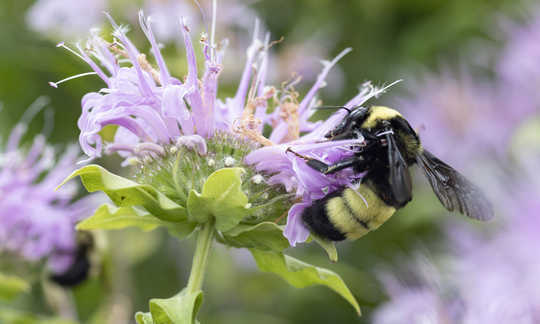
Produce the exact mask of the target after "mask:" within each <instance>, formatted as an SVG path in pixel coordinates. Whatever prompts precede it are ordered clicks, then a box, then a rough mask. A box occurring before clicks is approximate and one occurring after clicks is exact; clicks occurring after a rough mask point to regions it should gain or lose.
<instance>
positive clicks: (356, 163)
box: [307, 155, 367, 174]
mask: <svg viewBox="0 0 540 324" xmlns="http://www.w3.org/2000/svg"><path fill="white" fill-rule="evenodd" d="M317 162H319V163H322V162H320V161H317ZM366 162H367V161H366V160H365V159H364V157H363V156H361V155H358V156H357V155H355V156H351V157H350V158H346V159H343V160H341V161H338V162H336V163H334V164H332V165H328V166H327V168H326V170H325V171H323V172H322V173H324V174H332V173H335V172H338V171H341V170H343V169H346V168H350V167H354V168H355V171H356V172H359V169H364V168H365V167H367V165H366V166H364V165H365V164H367V163H366ZM307 164H308V165H309V166H311V165H310V164H309V161H308V163H307ZM311 167H312V166H311ZM314 169H315V168H314Z"/></svg>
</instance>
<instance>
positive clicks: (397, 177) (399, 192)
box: [386, 134, 412, 205]
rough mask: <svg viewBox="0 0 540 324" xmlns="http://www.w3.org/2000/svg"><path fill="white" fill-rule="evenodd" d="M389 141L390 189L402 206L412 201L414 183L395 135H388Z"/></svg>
mask: <svg viewBox="0 0 540 324" xmlns="http://www.w3.org/2000/svg"><path fill="white" fill-rule="evenodd" d="M386 139H387V141H388V165H389V168H390V179H389V180H390V187H391V188H392V194H393V196H394V198H395V199H396V200H397V201H398V202H399V203H400V204H403V205H404V204H406V203H407V202H409V201H410V200H411V199H412V181H411V174H410V172H409V167H408V166H407V162H406V161H405V159H404V158H403V155H401V152H400V151H399V148H398V146H397V144H396V141H395V140H394V136H393V134H388V135H386Z"/></svg>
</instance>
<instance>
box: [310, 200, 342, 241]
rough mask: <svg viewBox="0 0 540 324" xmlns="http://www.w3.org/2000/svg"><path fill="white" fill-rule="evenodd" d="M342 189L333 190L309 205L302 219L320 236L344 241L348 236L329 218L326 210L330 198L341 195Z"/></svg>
mask: <svg viewBox="0 0 540 324" xmlns="http://www.w3.org/2000/svg"><path fill="white" fill-rule="evenodd" d="M341 193H342V191H341V190H339V191H336V192H333V193H331V194H329V195H327V196H326V197H324V198H322V199H319V200H317V201H315V202H313V204H312V205H311V206H309V207H307V208H306V209H305V210H304V212H303V213H302V220H303V221H304V224H306V226H307V227H308V228H309V229H310V230H311V232H313V233H315V234H316V235H318V236H320V237H324V238H327V239H329V240H332V241H343V240H344V239H346V238H347V237H346V236H345V233H343V232H341V231H340V230H338V229H337V228H336V227H335V226H334V225H333V224H332V223H331V222H330V219H329V218H328V213H327V210H326V204H327V203H328V201H329V200H331V199H334V197H339V195H341Z"/></svg>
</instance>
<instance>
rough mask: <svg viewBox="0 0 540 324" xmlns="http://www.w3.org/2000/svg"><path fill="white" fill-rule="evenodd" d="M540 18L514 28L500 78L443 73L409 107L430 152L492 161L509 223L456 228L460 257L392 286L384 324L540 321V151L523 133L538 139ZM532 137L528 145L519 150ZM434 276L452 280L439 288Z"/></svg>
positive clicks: (489, 185) (455, 253)
mask: <svg viewBox="0 0 540 324" xmlns="http://www.w3.org/2000/svg"><path fill="white" fill-rule="evenodd" d="M534 13H535V14H534V18H533V19H532V21H531V22H530V23H529V24H527V25H525V26H517V25H512V26H511V28H508V29H507V32H508V37H509V39H508V43H507V44H506V46H505V47H504V49H503V51H502V55H500V61H499V62H498V64H496V67H497V69H496V71H495V72H496V73H495V76H494V78H493V79H492V80H484V79H481V78H478V77H475V76H473V75H472V73H467V72H466V71H464V73H463V74H462V75H460V78H457V79H456V78H453V77H448V75H445V74H443V75H442V76H440V77H431V78H430V79H428V80H429V81H428V82H425V83H424V84H423V85H422V87H423V88H422V87H417V90H418V91H417V92H416V96H415V98H414V99H413V100H410V101H407V100H403V103H404V104H405V106H406V108H407V111H406V113H407V117H408V118H410V119H411V121H413V122H414V123H415V124H416V125H419V124H420V123H423V122H425V123H426V125H428V126H427V127H428V129H427V130H426V131H425V132H423V135H424V136H423V139H424V142H426V143H431V144H426V146H428V145H432V146H434V147H442V148H444V147H446V148H447V149H448V151H447V152H439V153H441V155H442V156H445V155H446V156H445V157H444V158H445V159H450V160H452V159H454V158H455V159H456V160H458V161H459V160H462V161H463V162H464V163H467V165H468V164H470V163H471V160H476V161H482V164H481V167H482V169H484V170H488V171H487V172H488V173H489V174H490V178H489V179H485V180H486V181H485V182H484V186H485V187H486V189H487V190H488V191H489V192H491V193H492V196H495V197H496V199H495V200H494V203H496V205H497V207H498V208H497V210H499V212H500V213H499V215H498V216H500V218H499V220H498V223H496V224H494V226H493V228H492V229H491V231H490V232H489V233H485V232H478V231H474V230H471V229H470V228H465V227H463V226H459V225H456V224H455V223H454V222H449V223H448V226H447V230H446V231H447V233H448V238H449V242H450V249H451V250H452V253H450V254H448V255H443V256H440V257H439V258H436V257H435V259H437V260H443V261H444V265H440V266H439V267H432V270H431V274H426V273H425V272H422V271H417V276H416V277H417V281H419V282H420V284H419V285H418V284H417V285H415V286H411V285H405V284H396V279H395V278H391V277H390V278H391V279H390V280H388V277H387V278H383V283H384V285H385V286H386V288H387V290H388V292H389V295H390V298H391V300H390V301H389V302H388V303H386V304H385V305H383V306H382V307H380V308H379V309H378V310H377V312H376V313H375V315H374V319H375V321H374V323H375V324H387V323H401V322H403V319H404V318H410V317H409V316H411V314H412V315H413V316H417V317H415V319H416V322H422V323H424V322H425V323H441V324H442V323H444V324H453V323H456V324H457V323H466V324H469V323H470V324H472V323H539V322H540V259H539V258H538V255H537V250H536V247H538V246H540V218H539V217H538V216H539V215H540V200H539V199H538V197H540V177H539V175H538V165H540V151H538V147H539V146H538V143H534V142H532V141H534V140H535V138H534V137H530V136H529V135H530V134H525V135H522V134H521V133H522V132H528V131H529V130H523V128H526V126H527V124H524V122H525V121H527V119H530V118H531V117H534V116H538V113H539V112H540V110H539V109H538V107H539V105H538V103H539V101H538V99H539V97H538V89H537V88H538V85H539V84H540V83H539V80H540V69H539V68H540V65H538V63H537V62H536V61H538V60H537V58H540V51H539V49H540V47H538V44H539V43H538V41H539V40H540V20H539V17H540V16H539V15H538V11H534ZM507 26H508V25H507ZM537 54H538V55H537ZM480 84H484V85H483V86H479V85H480ZM485 84H487V85H485ZM437 89H438V90H439V91H437ZM426 90H427V91H426ZM454 114H455V116H456V118H453V116H454ZM529 126H530V125H529ZM533 127H534V125H533ZM429 129H432V131H431V133H429V134H428V132H429ZM534 132H535V133H538V129H537V128H535V129H534ZM523 136H525V137H526V138H527V140H526V141H523V140H522V141H521V142H519V143H520V144H521V146H519V147H516V148H513V147H511V145H513V144H515V143H516V142H515V139H516V137H523ZM528 136H529V137H528ZM438 143H442V144H438ZM502 153H504V154H502ZM456 155H457V156H459V157H456ZM432 259H434V258H432ZM417 270H418V269H417ZM433 276H438V277H440V278H444V279H441V280H440V281H439V283H440V284H436V285H434V284H432V281H430V280H429V278H430V277H433ZM396 287H399V289H396ZM448 291H451V292H452V294H451V296H453V297H454V298H453V299H449V298H448V297H449V295H448ZM456 301H457V302H456ZM456 305H458V306H459V307H456ZM423 315H425V317H421V316H423ZM418 316H420V317H418ZM420 319H422V320H424V321H421V320H420ZM406 322H407V321H406ZM411 322H414V320H412V321H411Z"/></svg>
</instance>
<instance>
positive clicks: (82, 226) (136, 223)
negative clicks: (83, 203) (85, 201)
mask: <svg viewBox="0 0 540 324" xmlns="http://www.w3.org/2000/svg"><path fill="white" fill-rule="evenodd" d="M158 226H163V227H165V228H167V230H168V231H169V234H171V235H172V236H175V237H177V238H179V239H184V238H186V237H187V236H188V235H189V234H191V233H192V232H193V231H194V230H195V227H196V226H197V224H196V223H192V222H188V221H187V220H186V221H184V222H179V223H176V222H174V223H173V222H164V221H162V220H160V219H158V218H156V217H154V216H153V215H152V214H150V213H148V212H147V211H145V210H142V209H139V208H137V207H115V206H111V205H109V204H103V205H101V206H100V207H99V208H98V209H97V210H96V212H95V213H94V215H92V216H90V217H89V218H86V219H85V220H83V221H81V222H80V223H79V224H77V227H76V228H77V230H94V229H105V230H114V229H122V228H126V227H138V228H139V229H141V230H143V231H151V230H153V229H155V228H156V227H158Z"/></svg>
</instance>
